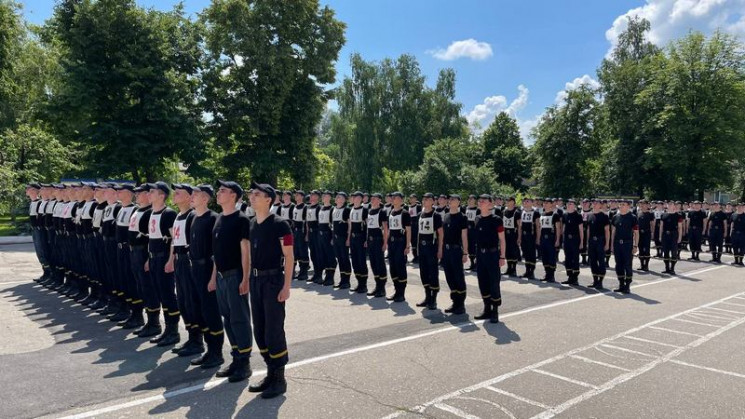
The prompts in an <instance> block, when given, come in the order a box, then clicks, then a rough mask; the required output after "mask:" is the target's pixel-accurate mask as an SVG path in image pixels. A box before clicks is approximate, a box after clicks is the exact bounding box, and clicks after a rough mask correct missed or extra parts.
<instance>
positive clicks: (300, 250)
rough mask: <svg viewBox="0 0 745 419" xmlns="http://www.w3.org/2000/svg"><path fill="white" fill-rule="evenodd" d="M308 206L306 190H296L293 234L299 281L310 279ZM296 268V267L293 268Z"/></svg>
mask: <svg viewBox="0 0 745 419" xmlns="http://www.w3.org/2000/svg"><path fill="white" fill-rule="evenodd" d="M307 213H308V208H307V206H306V205H305V192H304V191H302V190H297V191H295V205H294V206H293V207H292V214H291V215H292V222H291V223H290V224H291V226H292V234H293V238H294V240H293V242H294V244H293V246H294V252H295V253H294V256H295V262H297V265H298V269H299V272H298V274H297V276H296V277H295V278H296V279H297V280H298V281H306V282H307V281H308V270H309V269H310V260H309V259H308V240H309V237H308V225H307V223H306V220H307ZM293 269H294V268H293Z"/></svg>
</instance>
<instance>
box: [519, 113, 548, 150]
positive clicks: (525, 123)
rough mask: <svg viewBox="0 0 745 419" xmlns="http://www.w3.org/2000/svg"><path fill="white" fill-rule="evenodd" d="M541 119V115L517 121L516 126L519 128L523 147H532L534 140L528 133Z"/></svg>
mask: <svg viewBox="0 0 745 419" xmlns="http://www.w3.org/2000/svg"><path fill="white" fill-rule="evenodd" d="M542 117H543V114H540V115H536V116H534V117H532V118H530V119H518V120H517V125H518V127H520V137H521V138H522V139H523V143H525V145H532V144H533V143H534V142H535V139H534V138H533V137H531V135H530V131H532V130H533V128H535V126H536V125H538V123H539V122H541V118H542Z"/></svg>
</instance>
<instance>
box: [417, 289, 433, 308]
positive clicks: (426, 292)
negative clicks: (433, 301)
mask: <svg viewBox="0 0 745 419" xmlns="http://www.w3.org/2000/svg"><path fill="white" fill-rule="evenodd" d="M429 299H430V290H429V287H425V288H424V300H422V301H421V302H419V303H416V306H417V307H427V305H429Z"/></svg>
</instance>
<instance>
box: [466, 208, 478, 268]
mask: <svg viewBox="0 0 745 419" xmlns="http://www.w3.org/2000/svg"><path fill="white" fill-rule="evenodd" d="M477 215H479V207H477V206H476V195H468V205H467V206H466V219H467V220H468V249H467V250H468V259H469V261H470V263H471V264H470V266H469V267H468V270H469V271H473V270H476V265H474V260H476V216H477Z"/></svg>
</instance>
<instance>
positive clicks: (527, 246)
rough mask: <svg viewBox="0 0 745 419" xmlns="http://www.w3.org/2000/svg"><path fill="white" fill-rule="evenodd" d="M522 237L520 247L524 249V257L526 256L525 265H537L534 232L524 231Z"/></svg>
mask: <svg viewBox="0 0 745 419" xmlns="http://www.w3.org/2000/svg"><path fill="white" fill-rule="evenodd" d="M522 235H523V237H522V239H521V241H520V248H521V250H522V251H523V257H524V258H525V265H526V266H531V267H535V263H536V261H537V258H536V246H535V234H533V232H526V231H523V232H522Z"/></svg>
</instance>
